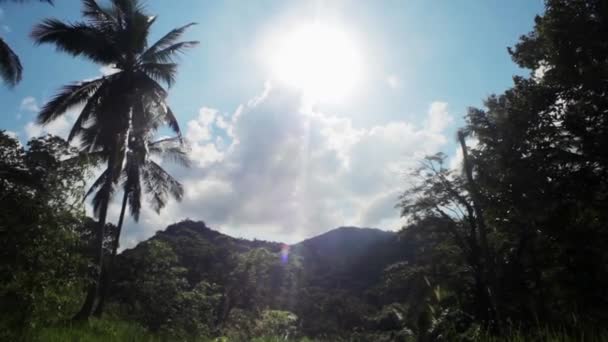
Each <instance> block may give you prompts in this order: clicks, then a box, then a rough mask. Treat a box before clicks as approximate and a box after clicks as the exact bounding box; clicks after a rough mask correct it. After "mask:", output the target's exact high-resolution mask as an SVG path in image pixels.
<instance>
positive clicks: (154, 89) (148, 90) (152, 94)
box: [137, 72, 182, 139]
mask: <svg viewBox="0 0 608 342" xmlns="http://www.w3.org/2000/svg"><path fill="white" fill-rule="evenodd" d="M137 79H138V82H137V84H138V88H139V89H140V90H141V94H145V95H146V96H147V97H148V98H149V100H150V101H153V102H155V103H156V105H157V106H158V107H159V109H160V110H161V111H162V115H163V116H162V117H163V120H164V123H165V124H167V125H168V126H169V128H171V130H173V132H175V134H177V135H178V137H180V139H181V136H182V132H181V129H180V127H179V123H178V122H177V118H176V117H175V114H174V113H173V111H172V110H171V108H170V107H169V106H168V105H167V104H166V102H165V99H166V97H167V91H166V90H165V89H164V88H163V87H162V86H161V85H160V84H158V82H157V81H156V80H154V79H152V78H151V77H150V76H149V75H147V74H146V73H144V72H141V73H140V74H139V75H138V78H137Z"/></svg>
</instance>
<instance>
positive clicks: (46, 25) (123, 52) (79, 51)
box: [31, 0, 197, 319]
mask: <svg viewBox="0 0 608 342" xmlns="http://www.w3.org/2000/svg"><path fill="white" fill-rule="evenodd" d="M82 15H83V17H84V18H85V21H83V22H75V23H64V22H62V21H60V20H57V19H46V20H44V21H43V22H42V23H41V24H39V25H37V26H36V27H35V28H34V30H33V31H32V34H31V36H32V37H33V38H34V40H35V41H36V43H38V44H54V45H55V46H56V47H57V49H58V50H59V51H64V52H67V53H69V54H71V55H73V56H77V57H78V56H80V57H84V58H86V59H89V60H91V61H93V62H95V63H98V64H101V65H103V66H108V65H110V66H112V67H113V68H115V69H116V71H117V72H116V73H114V74H111V75H108V76H103V77H99V78H95V79H93V80H87V81H84V82H77V83H73V84H70V85H67V86H64V87H63V88H62V89H61V90H60V91H59V92H58V93H57V94H56V95H55V97H53V98H52V99H51V100H50V101H49V102H48V103H47V104H46V105H45V106H44V107H43V108H42V110H41V111H40V113H39V115H38V121H39V122H40V123H41V124H48V123H49V122H51V121H53V120H55V119H56V118H58V117H59V116H61V115H63V114H64V113H65V112H66V111H67V110H69V109H71V108H74V107H78V106H83V108H82V110H81V111H80V114H79V116H78V117H77V119H76V121H75V123H74V126H73V128H72V130H71V131H70V134H69V137H68V140H70V141H72V140H73V139H74V138H80V140H82V141H83V150H85V151H88V152H95V153H96V154H97V156H98V160H100V161H103V162H104V163H105V165H106V167H105V171H104V174H105V176H104V178H103V180H104V182H103V184H101V185H100V186H99V190H98V192H97V194H96V196H95V197H94V198H93V208H94V213H95V216H96V217H98V218H99V228H98V231H97V233H96V243H97V245H96V255H95V265H96V266H97V268H96V269H94V270H92V279H93V280H92V282H91V284H90V286H89V290H88V293H87V297H86V299H85V302H84V304H83V306H82V309H81V310H80V312H78V313H77V314H76V316H75V317H74V318H75V319H87V318H88V317H89V316H90V313H91V310H92V308H93V304H94V302H95V298H96V296H97V290H98V288H99V277H100V269H101V265H102V262H103V248H102V247H103V236H104V234H103V227H104V226H105V221H106V216H107V209H108V205H109V202H110V200H111V198H112V194H113V192H114V184H116V183H117V182H118V180H119V178H120V174H121V170H122V165H123V163H124V160H125V158H126V153H127V148H128V146H127V145H128V143H127V142H128V141H129V139H132V136H133V134H137V132H131V131H130V129H131V127H132V122H133V120H134V117H133V113H134V112H135V111H136V110H135V109H136V108H135V107H136V105H142V106H143V105H144V102H149V103H152V104H153V105H154V106H155V107H156V108H157V109H158V110H159V111H160V112H161V114H162V119H163V120H164V122H165V123H166V124H168V125H169V126H170V127H171V128H172V129H173V130H174V131H175V133H176V134H177V135H178V137H181V133H180V130H179V125H178V123H177V120H176V119H175V116H174V115H173V112H172V111H171V109H170V108H169V107H168V106H167V105H166V101H165V100H166V97H167V93H166V91H165V89H164V88H163V86H162V85H161V84H166V85H167V86H168V87H170V86H171V85H172V84H173V82H174V81H175V75H176V71H177V64H176V63H175V62H174V60H175V57H176V56H177V55H178V54H179V53H181V52H183V51H184V50H185V49H187V48H190V47H192V46H194V45H196V44H197V42H195V41H185V42H178V39H179V38H180V37H181V35H182V34H183V33H184V32H185V31H186V29H187V28H188V27H190V26H191V25H193V24H188V25H185V26H183V27H180V28H177V29H174V30H172V31H170V32H169V33H167V34H166V35H165V36H163V37H162V38H161V39H160V40H158V41H157V42H156V43H154V44H152V45H150V46H149V45H148V42H147V38H148V34H149V31H150V28H151V26H152V24H153V23H154V21H155V17H153V16H149V15H147V14H146V13H145V11H144V9H143V7H142V5H141V4H140V3H139V1H138V0H111V1H110V3H109V5H108V6H101V5H99V4H98V3H97V2H96V1H95V0H83V10H82ZM93 126H94V127H95V129H94V130H93V129H87V128H89V127H93Z"/></svg>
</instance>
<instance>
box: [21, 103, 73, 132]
mask: <svg viewBox="0 0 608 342" xmlns="http://www.w3.org/2000/svg"><path fill="white" fill-rule="evenodd" d="M81 109H82V108H75V109H73V110H70V111H68V112H67V113H65V114H64V115H62V116H60V117H58V118H57V119H55V120H53V121H52V122H50V123H49V124H47V125H40V124H38V123H36V122H35V121H30V122H28V123H27V124H26V125H25V126H24V127H23V130H24V131H25V135H26V137H27V139H28V140H29V139H31V138H34V137H39V136H42V135H46V134H52V135H57V136H60V137H62V138H64V139H65V138H67V136H68V134H69V133H70V129H71V128H72V125H73V124H74V121H76V118H77V117H78V114H79V113H80V110H81Z"/></svg>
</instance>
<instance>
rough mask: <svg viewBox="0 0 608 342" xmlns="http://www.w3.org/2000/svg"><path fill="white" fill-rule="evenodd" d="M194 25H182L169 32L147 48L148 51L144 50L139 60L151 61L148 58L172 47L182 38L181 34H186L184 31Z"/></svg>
mask: <svg viewBox="0 0 608 342" xmlns="http://www.w3.org/2000/svg"><path fill="white" fill-rule="evenodd" d="M194 25H196V23H189V24H187V25H184V26H182V27H178V28H176V29H173V30H171V31H169V33H167V34H166V35H164V36H163V37H162V38H161V39H159V40H158V41H157V42H156V43H154V44H153V45H152V46H151V47H150V48H148V50H146V51H145V52H144V53H143V54H142V55H141V60H142V61H148V60H151V59H150V58H151V57H150V56H152V55H154V54H155V53H157V52H158V51H161V50H163V49H165V48H167V47H169V46H171V45H174V44H175V43H176V42H177V40H178V39H179V38H180V37H181V36H182V34H184V32H186V30H187V29H188V28H189V27H191V26H194Z"/></svg>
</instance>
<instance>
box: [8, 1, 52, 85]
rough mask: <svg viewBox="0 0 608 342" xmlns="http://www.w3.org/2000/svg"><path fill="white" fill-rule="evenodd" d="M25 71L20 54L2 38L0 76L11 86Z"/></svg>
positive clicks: (18, 80) (19, 79) (50, 2)
mask: <svg viewBox="0 0 608 342" xmlns="http://www.w3.org/2000/svg"><path fill="white" fill-rule="evenodd" d="M8 1H10V2H20V3H21V2H25V1H26V0H0V3H3V2H8ZM38 1H40V2H46V3H49V4H51V5H52V4H53V1H52V0H38ZM22 73H23V66H22V65H21V61H20V60H19V56H17V54H16V53H15V51H13V49H11V47H10V46H9V45H8V44H7V43H6V42H5V41H4V39H2V38H0V77H2V79H3V80H4V82H5V83H6V84H7V85H8V86H9V87H14V86H15V85H17V83H19V82H20V81H21V74H22Z"/></svg>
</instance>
